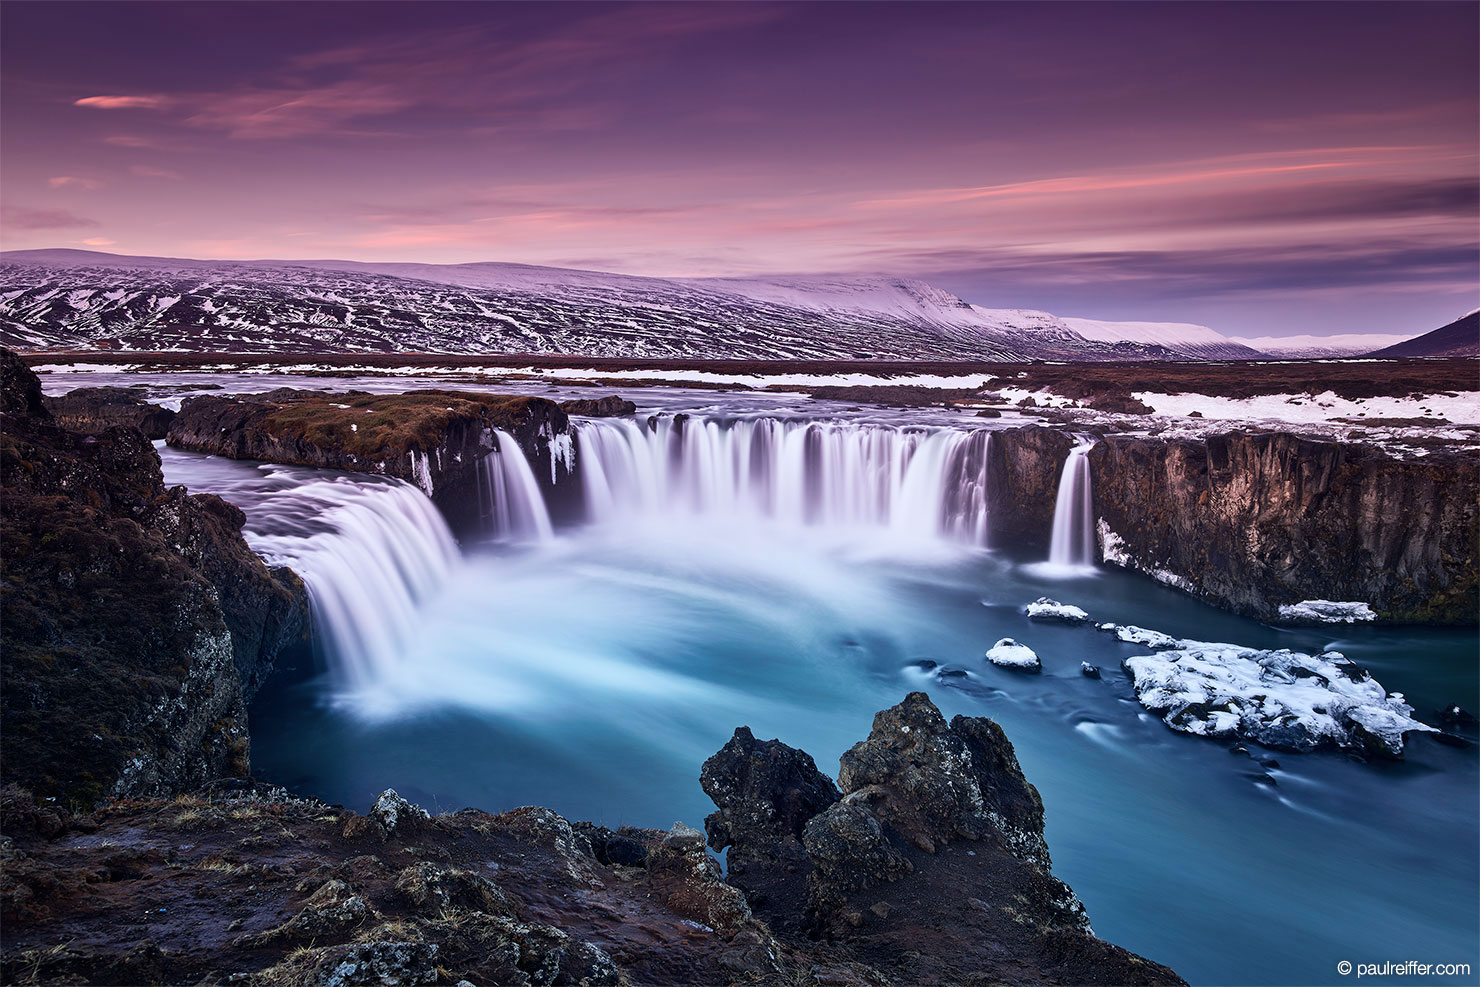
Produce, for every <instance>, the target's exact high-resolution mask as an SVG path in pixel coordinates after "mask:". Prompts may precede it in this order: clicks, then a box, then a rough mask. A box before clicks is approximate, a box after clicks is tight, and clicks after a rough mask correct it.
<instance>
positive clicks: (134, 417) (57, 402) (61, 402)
mask: <svg viewBox="0 0 1480 987" xmlns="http://www.w3.org/2000/svg"><path fill="white" fill-rule="evenodd" d="M45 401H46V408H47V410H48V411H50V412H51V414H52V417H53V418H54V419H55V420H56V423H57V424H58V425H60V426H61V427H62V428H70V429H73V430H74V431H78V432H100V431H102V430H103V429H105V428H107V427H108V426H110V425H131V426H133V427H134V428H137V429H138V430H139V431H141V432H143V433H144V435H145V437H146V438H149V439H162V438H164V437H165V436H166V435H167V434H168V433H169V430H170V423H171V422H173V421H174V420H175V412H173V411H171V410H170V409H169V408H164V407H161V406H160V405H157V404H151V403H150V402H148V401H146V400H145V399H144V393H143V388H142V387H79V388H77V389H75V390H71V391H68V392H67V393H66V394H63V395H60V396H58V397H48V398H46V399H45Z"/></svg>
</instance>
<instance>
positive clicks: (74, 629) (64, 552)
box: [0, 354, 307, 806]
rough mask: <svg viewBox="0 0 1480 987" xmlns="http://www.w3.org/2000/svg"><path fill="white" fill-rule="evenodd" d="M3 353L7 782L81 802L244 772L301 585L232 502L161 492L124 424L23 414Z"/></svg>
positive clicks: (23, 385)
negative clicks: (76, 424) (252, 533)
mask: <svg viewBox="0 0 1480 987" xmlns="http://www.w3.org/2000/svg"><path fill="white" fill-rule="evenodd" d="M5 356H6V357H7V359H6V366H7V367H8V368H9V369H8V370H7V373H6V379H7V382H8V383H9V385H10V386H9V387H8V388H7V390H6V394H5V407H6V408H14V409H25V410H20V411H16V412H9V411H7V412H6V414H5V416H4V419H3V435H0V477H3V481H4V497H3V501H0V538H3V541H4V545H5V552H4V557H3V578H4V586H3V622H4V627H5V648H4V652H3V658H0V661H3V673H4V679H5V690H4V692H3V694H0V735H3V739H4V744H5V749H6V757H5V759H4V763H3V768H0V770H3V775H4V778H5V780H7V781H15V782H19V783H21V784H24V785H25V786H27V787H28V788H30V789H32V790H33V791H36V792H38V793H40V794H43V795H47V796H51V797H54V798H58V799H62V800H65V801H66V802H68V803H69V804H72V805H76V806H85V805H88V804H91V803H92V802H93V801H94V800H95V799H97V798H99V797H102V796H105V795H142V794H153V793H164V792H177V791H181V790H183V789H185V788H189V787H193V786H195V785H200V784H203V783H205V782H207V781H210V780H211V779H213V778H216V777H220V776H224V775H244V774H246V772H247V770H248V754H249V746H248V739H247V730H246V711H245V710H246V707H245V704H246V702H247V700H248V699H249V698H250V696H251V694H252V692H253V691H254V690H255V688H256V687H257V685H259V684H260V683H261V681H262V680H263V679H264V678H265V677H266V675H267V672H268V670H269V669H270V668H271V666H272V664H273V662H274V660H275V659H276V657H277V655H278V653H279V652H280V651H281V650H282V649H283V648H285V647H288V646H291V645H293V644H295V643H296V642H297V641H298V640H299V639H300V637H301V634H302V631H303V629H304V625H305V620H306V615H307V598H306V594H305V592H304V589H303V585H302V583H301V582H300V581H299V580H298V579H297V577H296V576H294V575H292V574H291V573H289V572H287V571H286V570H277V571H273V570H269V569H268V567H267V566H266V565H264V564H263V563H262V561H261V560H260V559H258V558H257V556H256V555H254V554H253V553H252V552H251V551H250V550H249V549H248V548H247V547H246V544H245V543H244V542H243V541H242V539H241V534H240V527H241V515H240V513H239V512H237V511H235V509H234V508H230V507H229V506H228V505H225V504H224V503H223V502H221V501H220V500H219V499H218V498H214V497H207V498H199V497H191V496H188V495H187V494H186V493H185V491H184V490H183V488H175V489H173V490H167V489H166V488H165V486H164V481H163V478H162V476H161V474H160V466H159V457H158V456H157V455H156V453H155V451H154V448H153V447H152V446H151V445H150V444H149V441H148V440H147V439H146V438H145V437H144V436H143V434H142V433H140V432H139V431H138V430H137V429H135V428H132V427H127V426H110V427H107V428H105V429H103V430H102V431H101V432H99V433H97V434H95V435H84V434H82V433H79V432H73V431H69V430H67V429H63V428H59V427H57V426H56V425H55V424H54V422H53V420H52V418H51V417H50V415H49V414H48V413H47V412H46V411H45V410H44V408H43V409H42V411H41V412H40V413H36V412H35V410H34V409H35V407H36V402H35V401H34V400H33V398H34V396H35V394H36V393H37V392H38V390H39V388H37V387H32V386H31V383H32V382H34V381H35V377H34V375H31V376H30V380H29V381H27V380H26V375H27V374H29V371H24V368H20V370H16V369H15V364H14V363H12V362H11V360H13V356H11V355H9V354H5ZM21 371H24V372H21ZM28 395H29V396H28Z"/></svg>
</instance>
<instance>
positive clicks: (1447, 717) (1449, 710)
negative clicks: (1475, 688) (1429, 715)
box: [1434, 703, 1476, 728]
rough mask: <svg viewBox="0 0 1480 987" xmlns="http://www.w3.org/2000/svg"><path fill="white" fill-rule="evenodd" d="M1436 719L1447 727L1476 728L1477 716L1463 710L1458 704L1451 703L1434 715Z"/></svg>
mask: <svg viewBox="0 0 1480 987" xmlns="http://www.w3.org/2000/svg"><path fill="white" fill-rule="evenodd" d="M1434 718H1435V719H1437V720H1438V721H1439V722H1440V723H1442V724H1444V725H1445V726H1447V727H1468V728H1473V727H1474V726H1475V722H1476V721H1475V714H1474V713H1471V712H1470V711H1469V710H1466V709H1464V708H1462V707H1461V706H1460V705H1459V704H1458V703H1450V704H1449V705H1448V706H1445V707H1444V708H1443V709H1441V710H1439V711H1438V712H1436V713H1435V714H1434Z"/></svg>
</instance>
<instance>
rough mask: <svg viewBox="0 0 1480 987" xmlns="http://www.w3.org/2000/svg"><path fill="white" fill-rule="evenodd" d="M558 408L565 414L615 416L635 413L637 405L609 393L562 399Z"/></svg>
mask: <svg viewBox="0 0 1480 987" xmlns="http://www.w3.org/2000/svg"><path fill="white" fill-rule="evenodd" d="M560 410H561V411H563V412H565V413H566V414H567V415H584V416H585V417H587V418H615V417H618V416H621V415H635V414H637V405H635V404H633V403H632V402H631V401H628V400H627V399H626V398H623V397H618V396H617V395H615V394H609V395H607V396H606V397H604V398H581V399H579V400H576V401H562V402H560Z"/></svg>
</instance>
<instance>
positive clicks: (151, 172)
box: [129, 164, 184, 182]
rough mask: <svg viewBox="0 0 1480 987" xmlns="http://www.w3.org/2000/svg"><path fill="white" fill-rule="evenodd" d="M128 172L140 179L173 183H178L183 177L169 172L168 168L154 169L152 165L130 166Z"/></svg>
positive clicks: (176, 172)
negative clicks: (158, 179) (163, 180)
mask: <svg viewBox="0 0 1480 987" xmlns="http://www.w3.org/2000/svg"><path fill="white" fill-rule="evenodd" d="M129 171H130V172H132V173H133V174H135V175H138V176H139V177H140V178H167V179H169V180H170V181H174V182H178V181H179V180H180V179H181V178H183V177H184V176H183V175H181V174H180V173H179V172H178V171H171V170H170V169H168V168H156V167H155V166H154V165H141V164H139V165H131V166H130V167H129Z"/></svg>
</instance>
